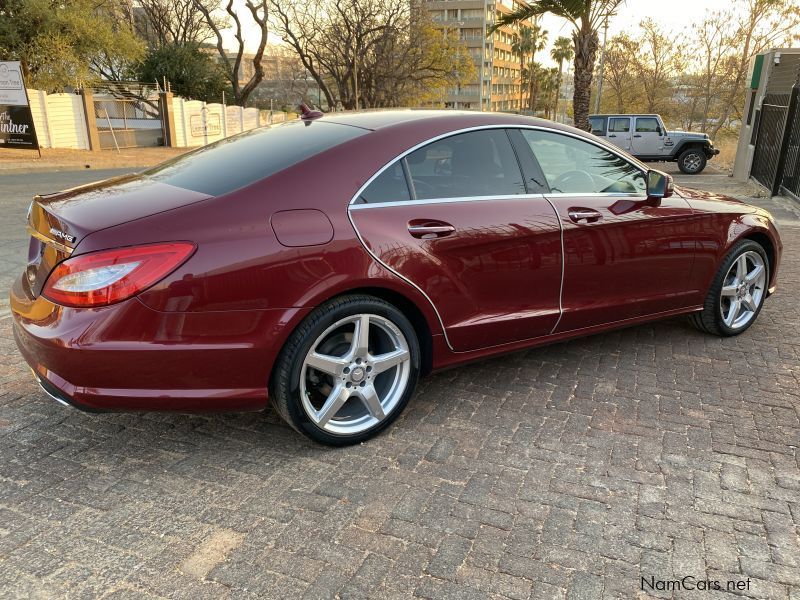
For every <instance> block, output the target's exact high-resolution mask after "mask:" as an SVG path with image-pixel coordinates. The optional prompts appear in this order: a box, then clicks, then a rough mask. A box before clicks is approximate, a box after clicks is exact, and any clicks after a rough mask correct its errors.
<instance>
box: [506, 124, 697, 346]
mask: <svg viewBox="0 0 800 600" xmlns="http://www.w3.org/2000/svg"><path fill="white" fill-rule="evenodd" d="M522 135H523V136H524V138H525V140H526V141H527V142H528V145H529V147H530V149H531V150H532V151H533V154H534V156H535V158H536V162H537V163H538V165H539V167H540V168H541V171H542V174H541V178H543V179H544V180H545V181H546V182H547V184H548V187H549V189H550V191H549V192H548V193H546V196H547V198H548V200H550V201H551V202H552V203H553V205H554V206H555V208H556V210H557V211H558V215H559V218H560V219H561V223H562V225H563V227H564V289H563V294H562V299H561V300H562V305H563V311H564V312H563V315H562V318H561V320H560V321H559V324H558V327H557V328H556V332H562V331H570V330H574V329H581V328H584V327H591V326H593V325H601V324H605V323H611V322H615V321H623V320H625V319H630V318H635V317H639V316H644V315H652V314H656V313H660V312H664V311H669V310H674V309H678V308H683V307H686V306H689V305H690V304H691V301H692V297H693V296H696V292H694V293H692V292H690V291H689V287H690V285H689V282H690V275H691V271H692V266H693V262H694V254H695V250H694V237H693V234H692V209H691V207H690V206H689V204H688V203H687V202H686V201H685V200H684V199H683V198H680V197H679V196H677V195H675V196H672V197H670V198H665V199H662V200H650V199H648V198H647V194H646V179H645V178H646V174H645V172H644V171H643V170H641V169H640V168H639V167H638V166H636V165H634V164H632V163H630V162H628V161H627V160H626V159H624V158H622V157H621V156H619V155H617V154H615V153H613V152H611V151H610V150H608V149H606V148H605V147H603V146H601V145H599V144H595V143H593V142H590V141H589V140H586V139H583V138H578V137H574V136H571V135H567V134H561V133H555V132H549V131H539V130H522Z"/></svg>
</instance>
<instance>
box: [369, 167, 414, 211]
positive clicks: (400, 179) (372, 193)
mask: <svg viewBox="0 0 800 600" xmlns="http://www.w3.org/2000/svg"><path fill="white" fill-rule="evenodd" d="M358 198H359V200H360V201H361V202H371V203H375V202H402V201H403V200H411V194H409V192H408V185H407V184H406V176H405V174H404V173H403V165H402V162H401V161H399V160H398V161H397V162H396V163H394V164H393V165H392V166H390V167H389V168H387V169H386V170H385V171H384V172H383V173H381V174H380V175H378V176H377V177H376V178H375V179H373V180H372V183H370V184H369V185H368V186H367V188H366V189H365V190H364V191H363V192H361V195H360V196H359V197H358Z"/></svg>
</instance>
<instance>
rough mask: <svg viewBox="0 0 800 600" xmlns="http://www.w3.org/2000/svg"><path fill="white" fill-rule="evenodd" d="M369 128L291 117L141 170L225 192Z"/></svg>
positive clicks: (191, 187) (203, 190) (206, 191)
mask: <svg viewBox="0 0 800 600" xmlns="http://www.w3.org/2000/svg"><path fill="white" fill-rule="evenodd" d="M367 132H368V130H366V129H361V128H359V127H352V126H349V125H340V124H338V123H328V122H325V121H300V120H297V121H289V122H288V123H283V124H281V125H275V126H273V127H262V128H259V129H253V130H251V131H247V132H245V133H242V134H240V135H236V136H233V137H229V138H226V139H224V140H220V141H219V142H215V143H213V144H210V145H208V146H204V147H202V148H199V149H197V150H194V151H193V152H190V153H188V154H184V155H182V156H179V157H178V158H175V159H173V160H170V161H168V162H165V163H162V164H160V165H157V166H155V167H153V168H152V169H149V170H147V171H144V172H143V173H142V174H143V175H144V176H145V177H149V178H151V179H154V180H156V181H161V182H163V183H167V184H169V185H174V186H176V187H181V188H185V189H187V190H193V191H195V192H200V193H201V194H209V195H211V196H221V195H222V194H227V193H228V192H232V191H234V190H237V189H239V188H242V187H244V186H246V185H249V184H251V183H254V182H256V181H258V180H259V179H264V178H265V177H269V176H270V175H273V174H275V173H277V172H278V171H281V170H283V169H285V168H287V167H289V166H291V165H293V164H295V163H297V162H300V161H302V160H305V159H306V158H309V157H311V156H314V155H315V154H319V153H320V152H323V151H325V150H327V149H329V148H332V147H333V146H336V145H338V144H342V143H344V142H346V141H348V140H351V139H353V138H356V137H358V136H361V135H364V134H365V133H367Z"/></svg>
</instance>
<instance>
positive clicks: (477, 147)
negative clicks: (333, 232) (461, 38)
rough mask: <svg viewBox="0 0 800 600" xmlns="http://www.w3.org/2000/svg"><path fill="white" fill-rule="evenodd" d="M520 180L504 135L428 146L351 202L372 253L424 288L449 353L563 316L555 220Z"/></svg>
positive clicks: (525, 332)
mask: <svg viewBox="0 0 800 600" xmlns="http://www.w3.org/2000/svg"><path fill="white" fill-rule="evenodd" d="M541 191H542V190H541V189H540V188H537V187H536V184H535V183H534V182H527V184H526V182H525V181H524V180H523V176H522V174H521V171H520V166H519V164H518V160H517V157H516V155H515V153H514V150H513V148H512V145H511V143H510V141H509V138H508V134H507V132H506V131H505V130H504V129H484V130H478V131H470V132H466V133H461V134H456V135H453V136H449V137H445V138H443V139H439V140H436V141H433V142H431V143H430V144H428V145H426V146H423V147H421V148H420V149H418V150H416V151H414V152H411V153H410V154H408V155H407V156H404V157H401V158H400V159H398V160H397V161H396V162H395V163H394V164H392V165H390V166H389V167H388V168H386V169H385V170H384V171H383V172H381V173H380V174H379V175H378V176H377V177H375V178H374V179H373V180H372V181H371V182H370V183H369V184H368V185H367V186H366V187H365V188H364V189H363V190H362V191H361V192H360V194H359V196H358V197H357V198H356V199H355V200H354V203H353V204H352V205H351V206H350V217H351V219H352V221H353V224H354V226H355V228H356V230H357V231H358V233H359V235H360V237H361V238H362V240H363V242H364V244H365V246H366V247H367V249H368V250H369V251H370V253H371V254H372V255H373V256H374V257H375V258H376V259H377V260H378V261H379V262H381V263H382V264H383V265H384V266H386V267H388V268H389V269H390V270H392V271H394V272H395V273H397V274H399V275H400V276H401V277H403V278H404V279H406V280H407V281H409V282H410V283H411V284H412V285H414V286H416V287H417V288H419V289H420V290H422V291H423V292H424V294H425V295H426V296H427V297H428V298H429V299H430V301H431V302H432V304H433V305H434V307H435V308H436V310H437V312H438V313H439V316H440V318H441V320H442V323H443V326H444V328H445V331H446V333H447V338H448V341H449V343H450V345H451V346H452V347H453V349H455V350H457V351H466V350H474V349H478V348H484V347H488V346H493V345H498V344H504V343H508V342H514V341H517V340H523V339H528V338H534V337H538V336H541V335H546V334H549V333H550V332H551V331H552V329H553V327H554V326H555V324H556V322H557V321H558V317H559V293H560V288H561V237H560V235H561V234H560V226H559V222H558V216H557V215H556V213H555V211H554V209H553V208H552V206H551V205H550V204H549V203H548V202H547V200H546V199H545V198H544V197H543V195H542V194H541Z"/></svg>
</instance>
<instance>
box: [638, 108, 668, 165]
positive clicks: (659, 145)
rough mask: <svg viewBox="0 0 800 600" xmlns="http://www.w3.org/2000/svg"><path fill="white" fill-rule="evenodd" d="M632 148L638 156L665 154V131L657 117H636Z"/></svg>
mask: <svg viewBox="0 0 800 600" xmlns="http://www.w3.org/2000/svg"><path fill="white" fill-rule="evenodd" d="M631 148H632V149H633V154H635V155H636V156H660V155H661V154H663V152H664V132H663V131H661V125H660V123H659V122H658V119H657V118H656V117H636V119H635V124H634V132H633V142H632V144H631Z"/></svg>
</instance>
